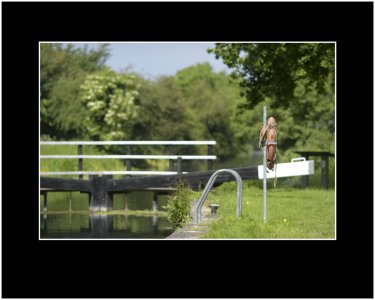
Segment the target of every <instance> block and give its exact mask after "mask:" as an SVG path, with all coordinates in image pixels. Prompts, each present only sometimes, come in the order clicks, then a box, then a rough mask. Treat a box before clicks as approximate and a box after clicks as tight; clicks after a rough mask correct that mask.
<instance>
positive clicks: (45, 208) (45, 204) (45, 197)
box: [43, 192, 47, 212]
mask: <svg viewBox="0 0 375 300" xmlns="http://www.w3.org/2000/svg"><path fill="white" fill-rule="evenodd" d="M43 196H44V197H43V198H44V205H43V211H45V212H46V211H47V192H44V193H43Z"/></svg>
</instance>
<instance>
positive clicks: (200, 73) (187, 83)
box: [175, 63, 241, 159]
mask: <svg viewBox="0 0 375 300" xmlns="http://www.w3.org/2000/svg"><path fill="white" fill-rule="evenodd" d="M175 80H176V83H177V84H178V86H179V87H180V89H181V91H182V97H183V99H184V102H185V103H186V105H185V106H186V108H185V109H186V110H185V116H186V117H185V118H186V122H187V124H188V126H189V132H190V133H191V135H192V136H194V137H195V138H194V139H197V140H215V141H216V142H217V143H218V145H220V147H218V148H217V149H215V150H216V152H215V153H216V154H217V155H218V156H219V157H220V158H221V159H226V158H229V157H233V148H236V147H238V146H239V145H238V144H237V140H236V139H235V128H233V126H232V125H233V120H234V119H235V112H236V109H237V105H238V103H239V102H240V101H241V96H240V93H239V88H238V86H237V85H236V84H235V82H232V81H231V80H230V78H229V77H228V76H226V75H225V73H223V72H221V73H215V72H213V71H212V67H211V66H210V64H208V63H203V64H197V65H194V66H191V67H188V68H185V69H183V70H181V71H179V72H177V74H176V77H175Z"/></svg>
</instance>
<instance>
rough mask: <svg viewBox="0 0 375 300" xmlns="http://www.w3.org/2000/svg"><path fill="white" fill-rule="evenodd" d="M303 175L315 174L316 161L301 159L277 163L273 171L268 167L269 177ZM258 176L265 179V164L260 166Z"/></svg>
mask: <svg viewBox="0 0 375 300" xmlns="http://www.w3.org/2000/svg"><path fill="white" fill-rule="evenodd" d="M275 169H276V177H277V178H280V177H289V176H302V175H311V174H314V161H313V160H307V161H299V162H290V163H281V164H277V165H276V167H275V168H274V170H273V171H270V170H268V169H267V178H275ZM258 178H259V179H263V165H261V166H258Z"/></svg>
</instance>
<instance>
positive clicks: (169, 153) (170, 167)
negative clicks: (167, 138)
mask: <svg viewBox="0 0 375 300" xmlns="http://www.w3.org/2000/svg"><path fill="white" fill-rule="evenodd" d="M168 155H173V146H172V145H169V146H168ZM169 171H174V160H173V159H170V160H169Z"/></svg>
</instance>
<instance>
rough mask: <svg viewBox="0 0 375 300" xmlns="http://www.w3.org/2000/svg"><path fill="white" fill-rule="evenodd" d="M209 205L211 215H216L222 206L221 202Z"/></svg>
mask: <svg viewBox="0 0 375 300" xmlns="http://www.w3.org/2000/svg"><path fill="white" fill-rule="evenodd" d="M208 207H209V208H211V216H215V215H216V213H217V209H218V208H219V207H220V205H219V204H210V205H209V206H208Z"/></svg>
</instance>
